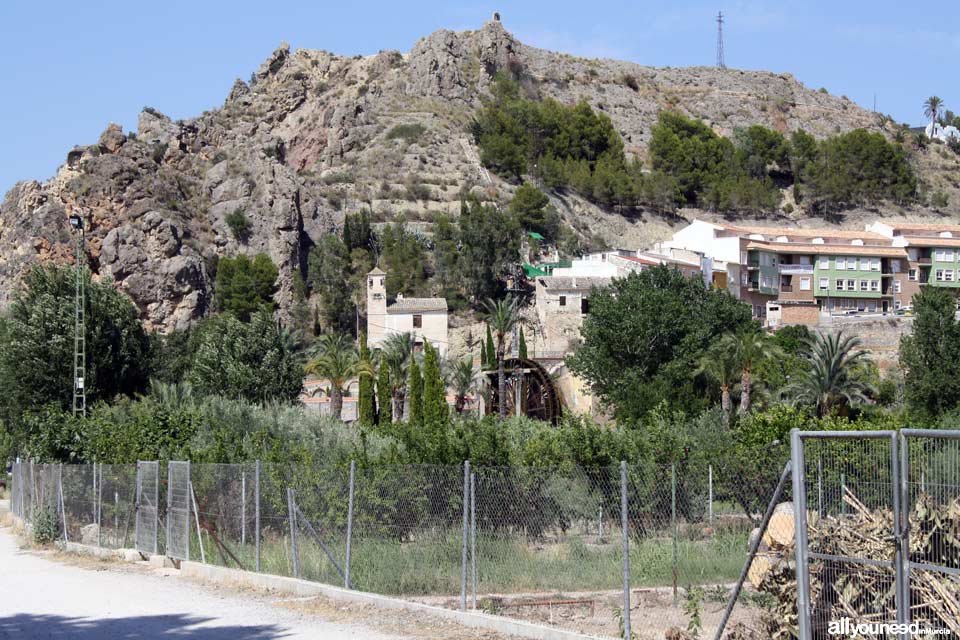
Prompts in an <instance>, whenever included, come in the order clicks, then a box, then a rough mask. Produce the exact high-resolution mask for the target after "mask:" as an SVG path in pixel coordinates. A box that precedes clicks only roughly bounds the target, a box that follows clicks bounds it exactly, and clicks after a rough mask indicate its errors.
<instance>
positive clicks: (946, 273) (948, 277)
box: [943, 269, 953, 282]
mask: <svg viewBox="0 0 960 640" xmlns="http://www.w3.org/2000/svg"><path fill="white" fill-rule="evenodd" d="M943 281H944V282H953V269H944V270H943Z"/></svg>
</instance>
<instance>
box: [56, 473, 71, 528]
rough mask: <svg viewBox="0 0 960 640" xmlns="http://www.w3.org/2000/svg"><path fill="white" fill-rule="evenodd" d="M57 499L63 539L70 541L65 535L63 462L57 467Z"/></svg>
mask: <svg viewBox="0 0 960 640" xmlns="http://www.w3.org/2000/svg"><path fill="white" fill-rule="evenodd" d="M57 499H58V500H59V501H60V515H61V516H62V517H63V541H64V542H70V539H69V537H68V536H67V508H66V504H65V503H64V500H63V463H62V462H61V463H60V464H59V465H58V467H57Z"/></svg>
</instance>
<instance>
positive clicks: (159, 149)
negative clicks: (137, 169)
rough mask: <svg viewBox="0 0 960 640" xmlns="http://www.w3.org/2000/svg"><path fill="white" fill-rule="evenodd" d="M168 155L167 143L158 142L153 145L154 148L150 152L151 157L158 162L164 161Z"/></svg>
mask: <svg viewBox="0 0 960 640" xmlns="http://www.w3.org/2000/svg"><path fill="white" fill-rule="evenodd" d="M165 155H167V143H166V142H163V143H159V142H158V143H157V144H155V145H153V149H152V150H151V152H150V157H151V158H153V161H154V162H156V163H157V164H160V163H162V162H163V157H164V156H165Z"/></svg>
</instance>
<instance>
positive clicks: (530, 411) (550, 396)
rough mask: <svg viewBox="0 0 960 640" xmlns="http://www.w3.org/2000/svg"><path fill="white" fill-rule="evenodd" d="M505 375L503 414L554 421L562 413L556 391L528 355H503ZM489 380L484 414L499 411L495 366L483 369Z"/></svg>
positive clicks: (544, 370)
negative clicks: (504, 409) (524, 356)
mask: <svg viewBox="0 0 960 640" xmlns="http://www.w3.org/2000/svg"><path fill="white" fill-rule="evenodd" d="M503 368H504V371H505V372H506V376H507V386H506V393H505V394H504V395H505V396H506V405H507V415H511V416H515V415H523V416H527V417H528V418H534V419H536V420H544V421H546V422H551V423H553V424H557V423H558V422H559V421H560V416H561V414H562V413H563V409H562V403H561V401H560V392H559V391H558V390H557V387H556V385H555V384H554V383H553V380H552V379H551V378H550V374H549V373H547V370H546V369H544V368H543V366H542V365H541V364H540V363H539V362H536V361H535V360H531V359H529V358H507V359H506V360H504V362H503ZM484 374H485V375H486V376H487V380H488V382H489V384H490V402H489V403H488V404H487V414H488V415H489V414H498V413H500V393H499V386H498V383H497V370H496V369H493V370H491V371H485V372H484Z"/></svg>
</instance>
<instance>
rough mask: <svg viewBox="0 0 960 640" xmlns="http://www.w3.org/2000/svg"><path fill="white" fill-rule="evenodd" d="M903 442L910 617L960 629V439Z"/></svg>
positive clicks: (958, 631) (946, 629)
mask: <svg viewBox="0 0 960 640" xmlns="http://www.w3.org/2000/svg"><path fill="white" fill-rule="evenodd" d="M903 446H904V447H905V448H906V456H905V457H906V459H907V464H906V471H905V476H904V479H903V485H904V488H905V489H906V490H905V491H904V496H905V498H904V514H905V523H906V525H907V535H906V541H905V542H906V547H907V548H908V549H909V561H910V566H909V567H908V572H907V575H906V577H907V578H908V584H909V596H910V619H911V621H912V622H918V623H920V624H921V625H922V627H923V628H926V629H933V630H936V631H937V632H941V633H944V635H946V634H947V633H950V634H953V635H960V439H955V438H941V437H935V436H933V437H931V436H927V437H923V436H909V437H906V438H904V439H903Z"/></svg>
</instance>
